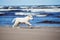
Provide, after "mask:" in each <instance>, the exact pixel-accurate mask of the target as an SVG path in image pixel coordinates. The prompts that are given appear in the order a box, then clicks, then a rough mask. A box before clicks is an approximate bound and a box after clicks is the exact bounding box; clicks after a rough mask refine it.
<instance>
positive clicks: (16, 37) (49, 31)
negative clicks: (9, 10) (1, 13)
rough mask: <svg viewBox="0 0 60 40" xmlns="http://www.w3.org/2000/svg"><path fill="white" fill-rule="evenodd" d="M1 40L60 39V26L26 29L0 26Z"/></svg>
mask: <svg viewBox="0 0 60 40" xmlns="http://www.w3.org/2000/svg"><path fill="white" fill-rule="evenodd" d="M0 40H60V28H57V27H56V28H52V27H51V28H49V27H45V28H44V27H43V28H39V29H36V28H34V29H24V28H8V27H0Z"/></svg>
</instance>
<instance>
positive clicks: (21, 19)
mask: <svg viewBox="0 0 60 40" xmlns="http://www.w3.org/2000/svg"><path fill="white" fill-rule="evenodd" d="M32 19H33V17H32V15H28V16H26V17H24V18H14V19H13V21H12V22H14V25H13V26H12V27H16V26H17V25H19V24H20V23H25V24H28V25H31V24H30V23H29V20H32Z"/></svg>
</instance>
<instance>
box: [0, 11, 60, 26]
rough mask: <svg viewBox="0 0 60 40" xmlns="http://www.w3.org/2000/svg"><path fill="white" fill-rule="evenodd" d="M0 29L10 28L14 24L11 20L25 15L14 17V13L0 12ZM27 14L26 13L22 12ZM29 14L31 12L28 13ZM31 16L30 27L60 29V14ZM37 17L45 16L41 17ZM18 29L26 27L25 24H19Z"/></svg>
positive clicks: (41, 13)
mask: <svg viewBox="0 0 60 40" xmlns="http://www.w3.org/2000/svg"><path fill="white" fill-rule="evenodd" d="M0 13H1V14H0V27H6V26H8V27H12V25H13V24H14V23H12V20H13V19H14V18H16V17H20V18H24V17H26V16H27V15H15V13H16V12H13V11H12V12H0ZM22 13H25V14H26V13H27V12H22ZM28 13H31V12H28ZM33 14H36V15H32V16H33V19H32V20H30V21H29V22H30V23H31V24H32V25H31V26H32V27H60V12H35V13H33ZM37 14H38V15H46V16H43V17H40V16H37ZM19 26H20V27H28V25H27V24H19Z"/></svg>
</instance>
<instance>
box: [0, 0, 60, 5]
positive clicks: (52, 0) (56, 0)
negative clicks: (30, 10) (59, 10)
mask: <svg viewBox="0 0 60 40" xmlns="http://www.w3.org/2000/svg"><path fill="white" fill-rule="evenodd" d="M0 5H60V0H0Z"/></svg>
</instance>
